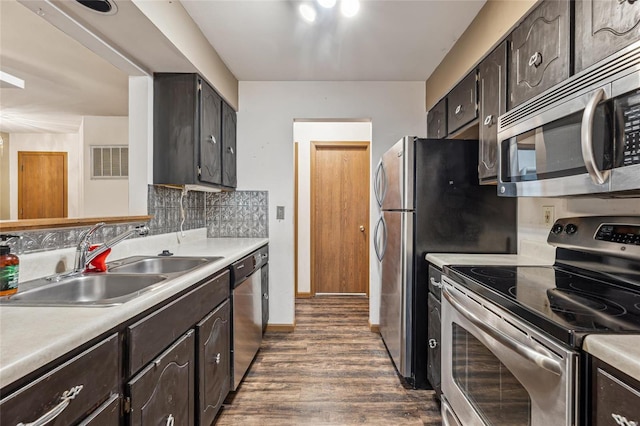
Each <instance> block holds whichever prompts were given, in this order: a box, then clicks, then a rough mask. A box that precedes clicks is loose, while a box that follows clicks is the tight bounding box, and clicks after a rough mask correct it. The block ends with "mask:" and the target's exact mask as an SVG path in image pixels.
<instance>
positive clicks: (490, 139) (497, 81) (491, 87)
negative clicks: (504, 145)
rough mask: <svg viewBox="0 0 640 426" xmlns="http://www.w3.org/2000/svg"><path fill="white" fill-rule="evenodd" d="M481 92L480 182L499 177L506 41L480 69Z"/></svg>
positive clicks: (487, 58) (505, 101) (482, 63)
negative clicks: (500, 124) (499, 135)
mask: <svg viewBox="0 0 640 426" xmlns="http://www.w3.org/2000/svg"><path fill="white" fill-rule="evenodd" d="M478 84H479V90H480V102H479V104H480V105H479V107H480V114H479V115H480V146H479V147H478V148H479V150H478V152H479V159H478V160H479V161H478V178H479V179H480V183H483V184H484V183H495V182H496V181H497V176H498V117H499V116H501V115H502V114H504V113H505V112H506V111H507V43H506V42H503V43H502V44H501V45H500V46H498V47H497V48H496V50H494V51H493V52H491V54H490V55H489V56H487V57H486V58H485V59H484V60H483V61H482V62H481V63H480V65H479V66H478Z"/></svg>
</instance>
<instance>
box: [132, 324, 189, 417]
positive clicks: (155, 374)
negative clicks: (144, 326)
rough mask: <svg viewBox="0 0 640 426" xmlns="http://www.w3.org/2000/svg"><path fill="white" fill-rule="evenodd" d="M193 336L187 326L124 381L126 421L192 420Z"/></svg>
mask: <svg viewBox="0 0 640 426" xmlns="http://www.w3.org/2000/svg"><path fill="white" fill-rule="evenodd" d="M194 340H195V336H194V331H193V330H189V331H188V332H187V333H186V334H184V335H183V336H182V337H180V338H179V339H178V340H177V341H176V342H175V343H174V344H173V345H171V346H170V347H169V348H168V349H167V350H166V351H164V352H163V353H162V354H160V356H158V357H157V358H156V359H155V360H153V361H151V363H149V364H148V365H147V366H146V367H145V368H144V369H143V370H142V371H141V372H140V373H139V374H138V375H136V376H135V377H134V378H133V379H132V380H131V381H130V382H128V383H127V394H128V396H129V398H130V403H131V408H130V412H129V424H130V425H167V426H172V425H175V426H177V425H192V424H194V393H195V385H194V377H195V361H194V345H195V343H194Z"/></svg>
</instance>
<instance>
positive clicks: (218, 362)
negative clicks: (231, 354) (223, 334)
mask: <svg viewBox="0 0 640 426" xmlns="http://www.w3.org/2000/svg"><path fill="white" fill-rule="evenodd" d="M221 358H222V355H220V352H218V353H217V354H216V364H220V359H221Z"/></svg>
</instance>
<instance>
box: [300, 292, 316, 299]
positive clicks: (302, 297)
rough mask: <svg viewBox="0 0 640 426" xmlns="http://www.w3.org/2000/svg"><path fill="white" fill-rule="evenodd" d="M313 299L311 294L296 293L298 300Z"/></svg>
mask: <svg viewBox="0 0 640 426" xmlns="http://www.w3.org/2000/svg"><path fill="white" fill-rule="evenodd" d="M312 297H313V294H311V293H296V299H311V298H312Z"/></svg>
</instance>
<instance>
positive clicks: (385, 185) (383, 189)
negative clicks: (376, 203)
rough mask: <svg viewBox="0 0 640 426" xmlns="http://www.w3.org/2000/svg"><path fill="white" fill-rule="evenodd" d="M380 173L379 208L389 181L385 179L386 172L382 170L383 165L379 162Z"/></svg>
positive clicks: (385, 194)
mask: <svg viewBox="0 0 640 426" xmlns="http://www.w3.org/2000/svg"><path fill="white" fill-rule="evenodd" d="M380 173H382V181H381V183H382V188H381V193H380V207H382V203H383V202H384V199H385V197H386V196H387V188H388V187H389V179H388V178H387V171H386V170H385V169H384V163H383V162H382V161H380Z"/></svg>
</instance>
